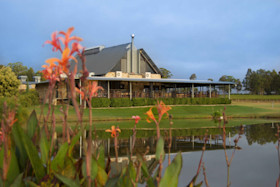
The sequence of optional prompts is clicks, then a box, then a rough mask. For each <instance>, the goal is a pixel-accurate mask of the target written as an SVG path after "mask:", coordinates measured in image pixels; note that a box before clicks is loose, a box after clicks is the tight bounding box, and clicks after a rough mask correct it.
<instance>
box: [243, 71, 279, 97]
mask: <svg viewBox="0 0 280 187" xmlns="http://www.w3.org/2000/svg"><path fill="white" fill-rule="evenodd" d="M279 76H280V75H279V73H278V74H277V72H276V71H275V70H273V71H266V70H264V69H259V70H257V71H252V70H251V69H248V71H247V74H246V76H245V78H244V80H243V85H244V87H245V89H246V90H248V91H250V93H251V94H260V95H263V94H278V93H279V92H280V83H279V80H280V78H279Z"/></svg>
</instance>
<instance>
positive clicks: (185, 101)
mask: <svg viewBox="0 0 280 187" xmlns="http://www.w3.org/2000/svg"><path fill="white" fill-rule="evenodd" d="M158 100H159V101H163V102H164V103H165V104H166V105H209V104H231V100H229V99H228V98H160V99H153V98H133V99H132V100H130V99H129V98H111V99H108V98H93V99H92V107H95V108H96V107H109V106H110V107H129V106H148V105H155V104H156V103H157V101H158Z"/></svg>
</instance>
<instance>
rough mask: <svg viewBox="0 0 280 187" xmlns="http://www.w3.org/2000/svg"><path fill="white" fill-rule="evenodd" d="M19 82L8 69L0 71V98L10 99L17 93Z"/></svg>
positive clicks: (3, 68)
mask: <svg viewBox="0 0 280 187" xmlns="http://www.w3.org/2000/svg"><path fill="white" fill-rule="evenodd" d="M19 85H20V81H19V80H18V79H17V77H16V75H15V73H14V72H13V71H12V69H11V68H10V67H2V68H1V69H0V96H4V97H11V96H13V95H16V94H17V93H18V87H19Z"/></svg>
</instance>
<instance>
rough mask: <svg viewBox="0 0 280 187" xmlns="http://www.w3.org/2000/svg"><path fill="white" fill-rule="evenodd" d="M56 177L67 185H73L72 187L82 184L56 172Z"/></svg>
mask: <svg viewBox="0 0 280 187" xmlns="http://www.w3.org/2000/svg"><path fill="white" fill-rule="evenodd" d="M54 175H55V177H56V178H58V179H59V180H60V181H61V182H63V184H65V185H66V186H71V187H79V186H80V184H78V183H77V182H76V181H75V180H73V179H70V178H68V177H65V176H63V175H60V174H57V173H55V174H54Z"/></svg>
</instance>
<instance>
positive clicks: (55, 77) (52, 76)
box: [42, 63, 62, 81]
mask: <svg viewBox="0 0 280 187" xmlns="http://www.w3.org/2000/svg"><path fill="white" fill-rule="evenodd" d="M42 68H45V69H43V70H42V73H43V76H44V78H45V79H48V80H50V81H59V74H60V73H62V72H60V70H59V69H60V68H59V67H58V66H56V65H55V64H54V63H51V64H50V66H48V65H42Z"/></svg>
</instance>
